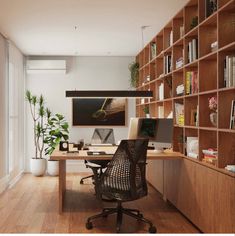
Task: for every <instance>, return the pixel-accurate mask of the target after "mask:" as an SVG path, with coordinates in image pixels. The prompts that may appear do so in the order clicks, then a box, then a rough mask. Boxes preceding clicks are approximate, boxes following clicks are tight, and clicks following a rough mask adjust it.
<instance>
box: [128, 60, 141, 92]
mask: <svg viewBox="0 0 235 236" xmlns="http://www.w3.org/2000/svg"><path fill="white" fill-rule="evenodd" d="M129 70H130V72H131V77H130V85H131V87H133V88H136V87H137V85H138V82H139V63H138V62H132V63H131V64H130V65H129Z"/></svg>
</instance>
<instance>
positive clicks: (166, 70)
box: [164, 55, 172, 74]
mask: <svg viewBox="0 0 235 236" xmlns="http://www.w3.org/2000/svg"><path fill="white" fill-rule="evenodd" d="M171 70H172V62H171V55H166V56H165V57H164V74H168V73H170V72H171Z"/></svg>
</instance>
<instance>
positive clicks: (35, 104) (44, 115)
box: [26, 90, 51, 176]
mask: <svg viewBox="0 0 235 236" xmlns="http://www.w3.org/2000/svg"><path fill="white" fill-rule="evenodd" d="M26 100H27V101H28V103H29V106H30V113H31V116H32V119H33V134H34V135H33V136H34V147H35V156H34V157H32V158H31V161H30V169H31V172H32V174H33V175H35V176H42V175H44V173H45V171H46V160H45V159H44V158H43V150H44V136H45V132H46V129H47V127H46V123H45V121H46V119H47V120H48V119H49V118H50V116H51V112H50V110H49V109H46V108H45V106H44V98H43V96H42V95H40V97H39V98H38V97H37V96H35V95H32V94H31V92H30V91H28V90H27V91H26Z"/></svg>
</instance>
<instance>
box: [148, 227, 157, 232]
mask: <svg viewBox="0 0 235 236" xmlns="http://www.w3.org/2000/svg"><path fill="white" fill-rule="evenodd" d="M149 233H150V234H155V233H157V229H156V227H155V226H150V227H149Z"/></svg>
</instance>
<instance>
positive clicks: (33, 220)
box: [0, 174, 198, 233]
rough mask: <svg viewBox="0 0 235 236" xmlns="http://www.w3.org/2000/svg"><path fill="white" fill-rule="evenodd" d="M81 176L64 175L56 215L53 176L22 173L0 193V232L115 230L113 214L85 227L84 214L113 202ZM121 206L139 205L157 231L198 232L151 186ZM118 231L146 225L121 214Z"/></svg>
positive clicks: (142, 228)
mask: <svg viewBox="0 0 235 236" xmlns="http://www.w3.org/2000/svg"><path fill="white" fill-rule="evenodd" d="M83 176H84V175H83ZM81 177H82V176H81V175H68V177H67V189H68V193H67V195H66V203H65V205H66V209H65V212H64V213H63V214H62V215H59V214H58V209H57V207H58V192H57V190H58V179H57V177H49V176H44V177H33V176H32V175H31V174H25V175H24V176H23V177H22V179H21V180H20V181H19V182H18V183H17V184H16V185H15V186H14V187H13V188H11V189H8V190H7V191H5V192H4V193H2V194H1V195H0V233H115V220H116V217H115V216H109V217H108V218H102V219H99V220H96V221H95V222H94V228H93V229H92V230H87V229H86V228H85V222H86V219H87V217H89V216H91V215H93V214H97V213H99V212H100V211H101V208H102V206H104V205H105V206H111V205H113V204H114V203H112V204H111V203H107V202H105V203H102V202H99V201H98V200H96V198H95V195H94V190H93V186H92V184H91V182H88V183H87V184H84V185H80V184H79V181H80V179H81ZM124 206H127V207H130V208H139V209H140V210H141V211H142V212H143V214H144V216H145V217H146V218H148V219H150V220H152V222H153V223H154V224H155V226H156V227H157V229H158V232H159V233H198V230H197V229H196V228H195V227H194V226H193V225H192V224H191V223H190V222H189V221H188V220H187V219H186V218H185V217H184V216H182V215H181V214H180V213H179V212H178V211H177V210H176V209H175V208H174V207H172V206H171V205H169V204H168V203H166V202H164V201H163V200H162V199H161V197H160V195H159V193H158V192H157V191H155V190H154V189H153V188H152V187H151V186H150V187H149V194H148V196H147V197H145V198H143V199H141V200H138V201H135V202H130V203H126V204H124ZM122 232H124V233H147V232H148V227H147V225H145V224H144V223H140V222H138V221H136V220H135V219H132V218H129V217H128V216H124V218H123V225H122Z"/></svg>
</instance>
